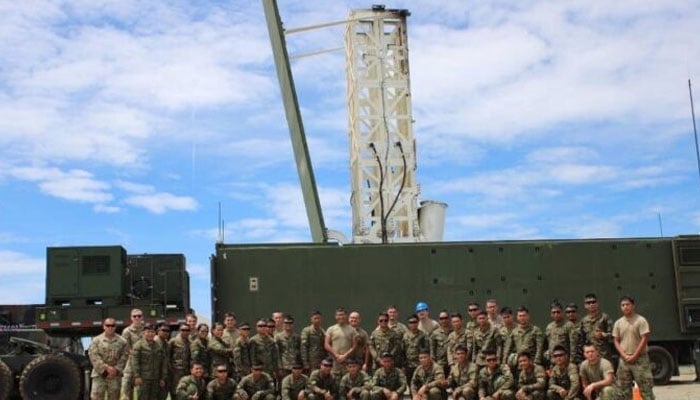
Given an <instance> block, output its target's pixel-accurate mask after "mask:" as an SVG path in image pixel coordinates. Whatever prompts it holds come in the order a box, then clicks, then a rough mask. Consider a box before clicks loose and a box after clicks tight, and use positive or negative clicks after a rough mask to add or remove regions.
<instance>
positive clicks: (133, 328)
mask: <svg viewBox="0 0 700 400" xmlns="http://www.w3.org/2000/svg"><path fill="white" fill-rule="evenodd" d="M122 337H123V338H124V339H126V343H127V344H128V345H129V352H131V349H133V348H134V345H135V344H136V342H138V341H139V340H141V338H142V337H143V312H142V311H141V310H139V309H138V308H134V309H133V310H131V325H129V326H127V327H126V328H124V331H122ZM130 354H131V353H130ZM131 371H132V367H131V356H129V360H128V361H127V362H126V368H125V369H124V376H123V377H122V388H121V396H120V399H121V400H132V399H133V398H134V376H133V373H132V372H131Z"/></svg>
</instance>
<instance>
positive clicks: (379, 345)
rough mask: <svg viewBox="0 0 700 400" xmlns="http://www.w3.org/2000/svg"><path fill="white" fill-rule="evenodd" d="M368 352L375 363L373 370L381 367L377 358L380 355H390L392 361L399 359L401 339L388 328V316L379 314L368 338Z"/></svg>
mask: <svg viewBox="0 0 700 400" xmlns="http://www.w3.org/2000/svg"><path fill="white" fill-rule="evenodd" d="M369 351H370V353H371V354H372V360H374V362H375V363H376V366H375V368H379V367H381V363H380V361H379V356H380V355H381V354H382V353H391V354H392V355H393V356H394V360H397V359H400V351H401V339H400V338H399V336H398V333H396V331H394V330H393V329H391V328H389V314H387V313H384V312H382V313H379V316H378V317H377V328H376V329H375V330H374V332H372V335H371V336H370V338H369ZM373 369H374V368H373Z"/></svg>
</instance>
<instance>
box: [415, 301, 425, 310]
mask: <svg viewBox="0 0 700 400" xmlns="http://www.w3.org/2000/svg"><path fill="white" fill-rule="evenodd" d="M427 309H428V303H426V302H424V301H419V302H418V303H416V312H421V311H425V310H427Z"/></svg>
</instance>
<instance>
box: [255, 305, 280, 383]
mask: <svg viewBox="0 0 700 400" xmlns="http://www.w3.org/2000/svg"><path fill="white" fill-rule="evenodd" d="M255 326H256V328H257V332H258V333H257V334H256V335H255V336H253V337H252V338H251V339H250V360H251V362H252V364H253V365H256V364H258V365H262V366H263V371H265V373H267V374H268V375H270V376H271V377H273V378H274V377H275V376H277V370H278V367H279V359H278V354H277V345H276V344H275V340H274V339H273V338H272V336H271V334H272V332H274V329H275V326H274V322H272V323H270V324H268V322H267V321H265V320H264V319H261V320H259V321H258V322H257V323H256V324H255Z"/></svg>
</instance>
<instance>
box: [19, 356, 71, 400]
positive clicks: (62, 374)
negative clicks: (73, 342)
mask: <svg viewBox="0 0 700 400" xmlns="http://www.w3.org/2000/svg"><path fill="white" fill-rule="evenodd" d="M19 392H20V394H21V395H22V399H23V400H76V399H77V398H78V396H80V370H79V369H78V366H77V365H75V363H74V362H73V360H71V359H70V358H68V357H65V356H62V355H45V356H40V357H37V358H35V359H34V360H32V361H31V362H30V363H29V364H27V366H26V367H24V370H23V371H22V375H21V376H20V378H19Z"/></svg>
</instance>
